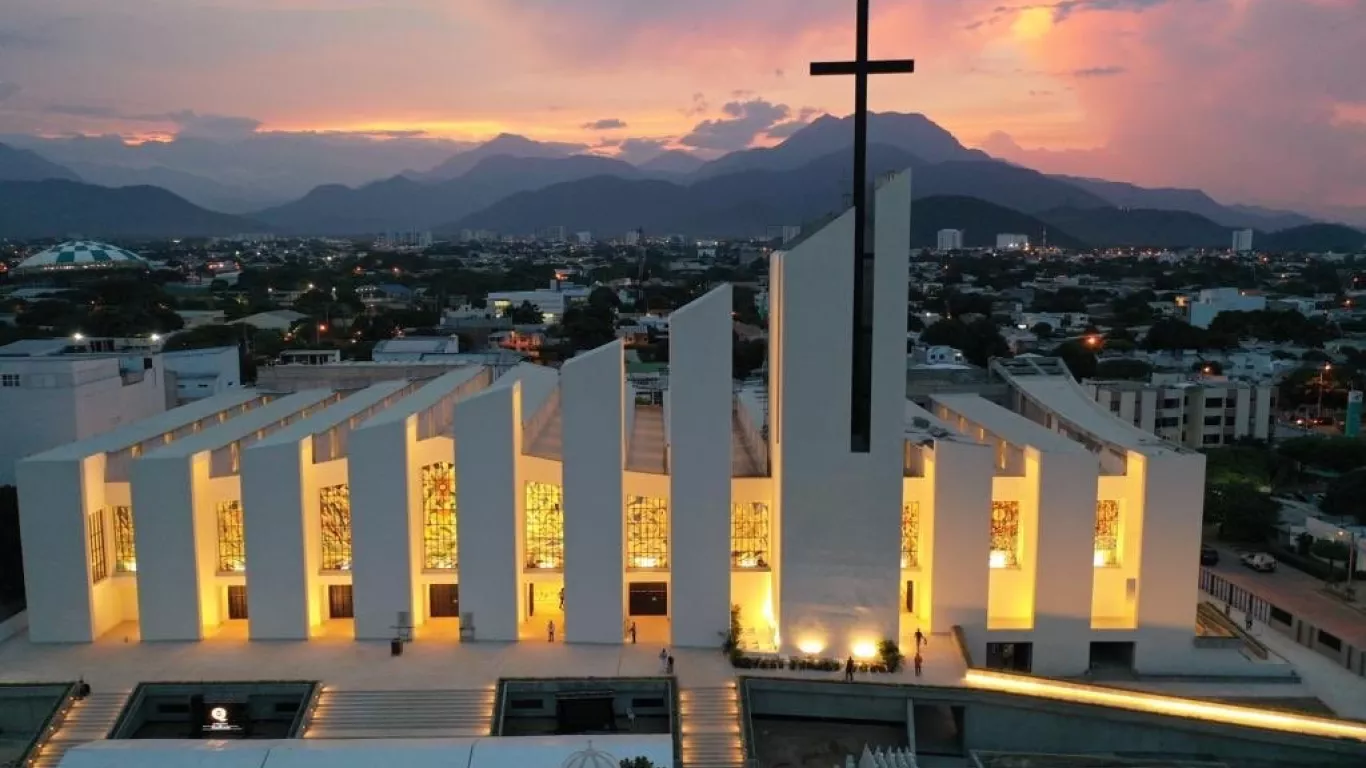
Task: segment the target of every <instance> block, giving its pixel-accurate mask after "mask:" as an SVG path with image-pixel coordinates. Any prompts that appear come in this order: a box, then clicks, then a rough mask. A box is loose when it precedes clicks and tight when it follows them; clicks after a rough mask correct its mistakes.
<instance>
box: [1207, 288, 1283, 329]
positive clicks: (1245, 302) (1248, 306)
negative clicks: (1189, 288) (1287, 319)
mask: <svg viewBox="0 0 1366 768" xmlns="http://www.w3.org/2000/svg"><path fill="white" fill-rule="evenodd" d="M1264 309H1266V297H1265V296H1261V295H1257V294H1248V293H1246V292H1245V291H1242V290H1239V289H1237V288H1206V289H1204V290H1202V291H1200V293H1199V295H1198V296H1196V297H1195V299H1194V300H1193V301H1191V302H1190V309H1189V311H1190V324H1191V325H1193V326H1195V327H1197V328H1208V327H1209V326H1210V323H1212V322H1214V318H1216V317H1218V316H1219V313H1220V312H1259V311H1261V310H1264Z"/></svg>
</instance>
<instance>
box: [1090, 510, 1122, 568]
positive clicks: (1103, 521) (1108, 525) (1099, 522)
mask: <svg viewBox="0 0 1366 768" xmlns="http://www.w3.org/2000/svg"><path fill="white" fill-rule="evenodd" d="M1095 549H1096V554H1095V561H1094V564H1095V566H1096V567H1097V568H1108V567H1112V566H1116V565H1119V502H1118V501H1114V500H1109V499H1106V500H1102V501H1097V502H1096V541H1095Z"/></svg>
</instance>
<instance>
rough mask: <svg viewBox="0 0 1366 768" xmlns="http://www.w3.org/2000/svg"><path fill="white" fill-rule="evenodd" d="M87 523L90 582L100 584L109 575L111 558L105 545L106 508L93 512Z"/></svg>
mask: <svg viewBox="0 0 1366 768" xmlns="http://www.w3.org/2000/svg"><path fill="white" fill-rule="evenodd" d="M87 524H88V526H89V529H90V582H91V583H92V584H98V583H100V582H101V581H104V579H105V577H107V576H108V575H109V559H108V554H107V553H106V552H105V546H104V510H103V509H97V510H95V511H94V512H92V513H91V514H90V518H89V520H88V521H87Z"/></svg>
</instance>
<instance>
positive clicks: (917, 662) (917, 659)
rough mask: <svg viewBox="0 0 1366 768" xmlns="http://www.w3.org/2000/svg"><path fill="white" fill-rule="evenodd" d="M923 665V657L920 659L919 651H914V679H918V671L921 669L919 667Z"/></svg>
mask: <svg viewBox="0 0 1366 768" xmlns="http://www.w3.org/2000/svg"><path fill="white" fill-rule="evenodd" d="M924 663H925V659H924V657H922V656H921V655H920V652H919V651H916V654H915V676H916V677H920V669H921V666H922V665H923V664H924Z"/></svg>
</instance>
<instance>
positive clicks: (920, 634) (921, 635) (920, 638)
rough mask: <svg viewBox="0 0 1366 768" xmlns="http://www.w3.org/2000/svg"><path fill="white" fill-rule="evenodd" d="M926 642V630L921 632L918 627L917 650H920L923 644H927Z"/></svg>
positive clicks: (916, 634) (916, 631) (916, 636)
mask: <svg viewBox="0 0 1366 768" xmlns="http://www.w3.org/2000/svg"><path fill="white" fill-rule="evenodd" d="M926 642H927V641H926V640H925V633H924V632H921V631H920V629H919V628H918V627H917V628H916V630H915V649H916V651H919V650H920V647H921V646H922V645H925V644H926Z"/></svg>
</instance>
